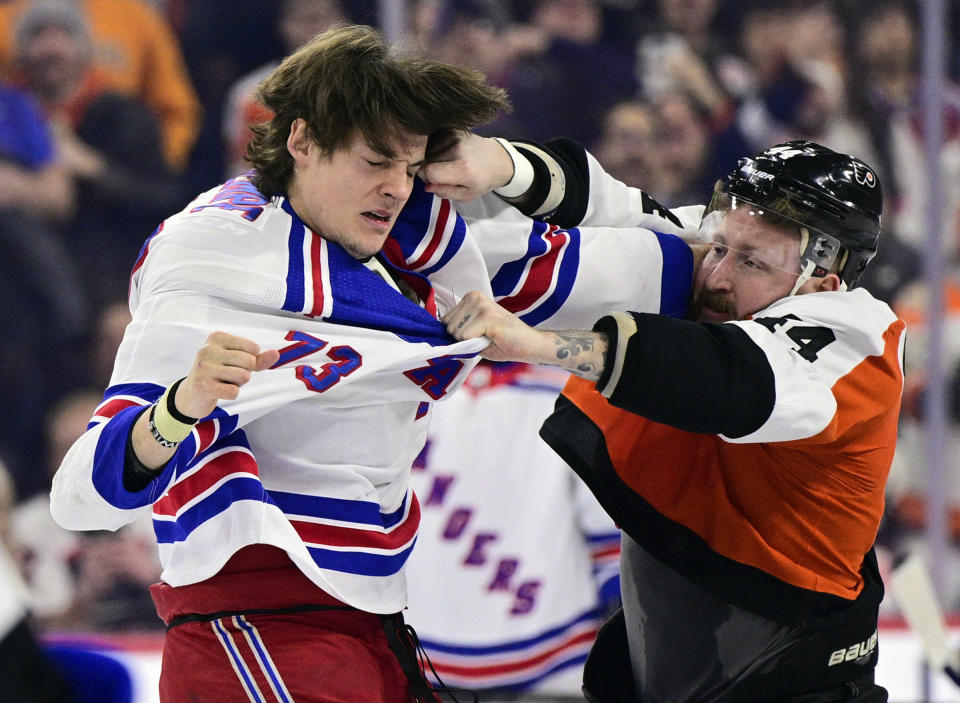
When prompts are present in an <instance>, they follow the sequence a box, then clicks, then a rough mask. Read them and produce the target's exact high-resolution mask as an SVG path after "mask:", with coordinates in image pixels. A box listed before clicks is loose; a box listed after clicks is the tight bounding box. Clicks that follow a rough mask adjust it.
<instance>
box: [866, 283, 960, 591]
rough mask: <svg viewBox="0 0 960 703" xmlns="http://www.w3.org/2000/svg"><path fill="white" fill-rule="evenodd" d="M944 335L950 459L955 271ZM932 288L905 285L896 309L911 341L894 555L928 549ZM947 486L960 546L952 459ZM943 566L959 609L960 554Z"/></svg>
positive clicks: (956, 387)
mask: <svg viewBox="0 0 960 703" xmlns="http://www.w3.org/2000/svg"><path fill="white" fill-rule="evenodd" d="M943 299H944V307H945V316H944V319H943V325H944V330H943V339H944V340H945V349H944V358H943V363H944V367H945V368H946V369H947V370H948V373H949V378H950V380H949V384H950V385H949V387H948V388H947V390H946V395H947V402H948V404H949V405H948V413H949V414H948V431H947V434H946V436H945V437H944V438H943V442H944V454H945V456H946V457H956V456H957V455H958V454H960V393H958V391H960V276H958V275H957V273H956V272H953V273H951V274H949V275H948V276H947V278H946V279H945V281H944V287H943ZM929 307H930V290H929V287H928V286H926V285H925V284H924V283H923V282H922V281H916V282H914V283H913V284H911V285H908V286H906V287H904V288H903V289H902V290H901V291H900V293H899V294H898V295H897V297H896V299H895V300H894V303H893V308H894V310H895V311H896V313H897V315H899V316H900V317H901V319H903V321H904V322H905V323H906V324H907V329H908V330H909V332H910V342H909V344H907V345H906V348H905V350H904V356H905V364H904V366H905V369H906V373H905V376H904V394H903V404H902V410H901V414H900V417H901V423H900V436H899V439H898V442H897V453H896V456H895V458H894V462H893V466H892V467H891V470H890V480H889V481H888V483H887V512H886V518H887V525H886V526H885V530H884V535H883V536H884V538H885V541H886V543H887V544H886V546H887V547H888V548H889V549H890V550H891V551H893V552H894V553H904V552H907V551H912V550H922V549H924V548H925V547H924V542H925V540H926V529H927V527H928V520H929V505H928V501H927V497H928V494H929V490H930V476H929V471H928V469H927V467H928V466H929V461H928V455H927V451H928V449H929V442H928V438H927V436H926V431H927V428H926V426H925V425H924V416H925V414H926V412H925V411H926V408H925V403H926V397H925V396H926V391H927V387H928V382H929V379H928V378H927V375H926V373H925V368H926V366H927V359H928V355H929V353H930V336H929V333H930V329H929V324H930V315H929ZM945 468H946V471H947V475H946V476H945V480H944V486H945V488H946V491H947V492H946V495H944V500H945V503H946V511H947V514H946V518H947V537H948V539H949V540H951V541H952V542H953V544H954V545H955V546H957V545H960V464H958V463H957V462H956V461H948V462H947V464H946V467H945ZM947 559H948V563H947V564H946V565H945V568H944V570H943V572H944V574H946V582H945V583H944V587H945V595H946V600H945V602H944V606H945V607H946V608H947V609H948V610H956V609H958V608H960V568H958V567H960V552H957V551H956V550H951V551H950V552H949V553H948V554H947Z"/></svg>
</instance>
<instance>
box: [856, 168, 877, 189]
mask: <svg viewBox="0 0 960 703" xmlns="http://www.w3.org/2000/svg"><path fill="white" fill-rule="evenodd" d="M853 177H854V178H855V179H857V183H859V184H860V185H865V186H867V187H868V188H875V187H876V185H877V177H876V176H875V175H873V171H871V170H870V169H868V168H867V167H866V166H864V165H863V164H858V163H856V162H854V164H853Z"/></svg>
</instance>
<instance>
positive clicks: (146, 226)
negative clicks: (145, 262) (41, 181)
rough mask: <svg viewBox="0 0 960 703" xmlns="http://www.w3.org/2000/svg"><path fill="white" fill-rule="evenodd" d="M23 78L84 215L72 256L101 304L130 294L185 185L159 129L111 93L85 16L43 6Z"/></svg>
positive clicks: (22, 46) (20, 51)
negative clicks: (137, 263) (137, 266)
mask: <svg viewBox="0 0 960 703" xmlns="http://www.w3.org/2000/svg"><path fill="white" fill-rule="evenodd" d="M15 37H16V40H15V47H14V48H15V56H16V66H17V69H18V75H19V77H20V79H21V80H22V81H23V84H24V86H25V87H26V88H27V89H28V90H29V91H30V92H31V93H32V94H33V95H34V97H36V98H37V99H38V100H39V102H40V104H41V106H42V107H43V108H44V110H45V112H46V113H47V116H48V118H49V119H50V120H51V123H52V125H53V127H54V135H55V137H56V146H57V150H58V152H59V154H60V156H61V160H62V163H63V165H64V167H65V168H66V170H67V171H68V172H69V173H70V175H71V176H72V177H73V178H74V180H75V183H76V185H77V189H78V196H79V199H80V201H81V202H82V203H83V207H82V209H80V210H78V212H77V214H76V216H75V217H74V218H73V219H72V221H71V222H70V224H69V226H68V231H67V237H68V242H69V248H70V252H71V256H72V257H73V258H74V259H75V260H76V261H77V262H78V263H79V265H80V268H81V271H82V272H83V274H84V277H85V282H86V285H87V287H88V291H89V293H90V294H91V297H92V299H93V300H94V302H95V303H96V304H97V305H102V304H105V303H106V302H108V301H111V300H114V299H116V298H118V297H122V296H124V295H125V294H126V289H127V275H126V271H128V270H129V266H130V262H131V261H133V260H134V259H135V258H136V254H137V252H138V251H139V249H140V246H141V245H142V243H143V241H144V240H145V239H146V237H147V236H148V235H149V234H150V232H151V231H152V230H153V229H154V228H155V227H156V223H157V222H159V221H161V220H162V219H163V217H164V216H165V215H166V213H168V212H170V211H171V210H174V209H176V207H177V206H178V205H180V204H181V203H180V200H181V187H180V184H179V183H178V181H177V179H176V177H175V176H174V175H173V174H172V172H171V171H170V169H169V167H168V166H167V164H166V161H165V159H164V155H163V152H162V150H161V145H160V134H159V125H158V122H157V119H156V117H155V116H154V114H153V113H152V112H151V111H150V110H149V109H148V108H147V107H145V106H144V105H142V104H141V103H140V102H139V101H138V100H136V99H135V98H132V97H130V96H127V95H122V94H120V93H119V92H117V91H116V90H115V89H114V88H111V87H110V82H109V81H108V80H107V78H106V77H105V76H104V74H103V72H102V71H101V70H100V69H98V68H97V67H96V66H95V65H94V63H93V48H94V47H93V44H92V40H91V37H90V33H89V30H88V27H87V23H86V20H85V18H84V15H83V13H82V12H81V11H80V9H79V8H78V7H77V6H76V5H74V4H73V3H72V2H66V1H64V0H41V1H40V2H38V3H36V4H35V5H32V6H31V7H29V8H27V9H26V11H25V12H23V13H22V14H21V15H20V17H19V20H18V23H17V27H16V32H15Z"/></svg>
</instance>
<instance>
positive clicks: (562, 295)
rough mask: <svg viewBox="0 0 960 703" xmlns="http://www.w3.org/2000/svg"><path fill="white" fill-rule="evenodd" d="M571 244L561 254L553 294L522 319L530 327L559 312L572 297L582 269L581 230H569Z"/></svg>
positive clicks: (521, 317)
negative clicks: (578, 273) (579, 271)
mask: <svg viewBox="0 0 960 703" xmlns="http://www.w3.org/2000/svg"><path fill="white" fill-rule="evenodd" d="M567 234H568V236H569V237H570V242H569V244H567V245H566V247H564V249H563V251H562V252H561V254H560V257H561V258H560V265H559V270H558V271H557V280H556V284H555V286H554V289H553V292H552V293H551V294H550V296H549V297H548V298H547V299H546V300H544V301H542V302H541V303H540V304H539V305H538V306H537V307H536V308H534V309H533V310H531V311H529V312H527V313H524V314H523V315H521V316H520V319H521V320H523V321H524V322H526V323H527V324H528V325H530V326H536V325H538V324H540V323H541V322H543V321H544V320H546V319H547V318H549V317H550V316H551V315H553V314H554V313H556V312H557V310H559V309H560V308H561V307H563V304H564V303H565V302H567V298H569V297H570V292H571V291H572V290H573V284H574V283H575V282H576V280H577V271H578V270H579V268H580V230H578V229H571V230H567Z"/></svg>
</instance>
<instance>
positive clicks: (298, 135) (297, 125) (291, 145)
mask: <svg viewBox="0 0 960 703" xmlns="http://www.w3.org/2000/svg"><path fill="white" fill-rule="evenodd" d="M313 143H314V142H313V139H311V138H310V128H309V127H308V126H307V122H306V120H304V119H303V118H302V117H298V118H297V119H295V120H294V121H293V122H292V123H291V124H290V134H289V135H288V136H287V151H289V152H290V156H292V157H293V160H294V161H296V162H298V163H299V162H301V161H303V160H305V159H307V158H308V157H309V156H310V147H311V145H312V144H313Z"/></svg>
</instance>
